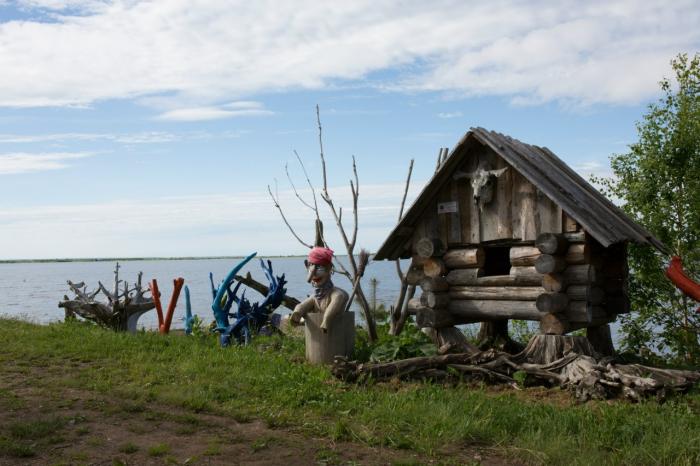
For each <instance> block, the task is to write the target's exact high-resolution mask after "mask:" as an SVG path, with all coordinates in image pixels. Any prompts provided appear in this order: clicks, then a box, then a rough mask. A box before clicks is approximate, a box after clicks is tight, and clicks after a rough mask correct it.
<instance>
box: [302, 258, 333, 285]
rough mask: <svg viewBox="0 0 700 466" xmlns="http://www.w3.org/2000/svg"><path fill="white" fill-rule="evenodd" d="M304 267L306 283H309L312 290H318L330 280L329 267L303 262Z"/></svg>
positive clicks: (330, 267)
mask: <svg viewBox="0 0 700 466" xmlns="http://www.w3.org/2000/svg"><path fill="white" fill-rule="evenodd" d="M304 265H305V266H306V271H307V275H306V281H307V282H309V283H311V286H313V287H314V288H319V287H321V286H323V285H325V284H326V282H327V281H328V280H330V278H331V271H332V266H331V265H318V264H312V263H311V262H309V261H308V260H305V261H304Z"/></svg>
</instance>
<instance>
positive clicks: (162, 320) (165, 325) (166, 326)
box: [150, 277, 185, 334]
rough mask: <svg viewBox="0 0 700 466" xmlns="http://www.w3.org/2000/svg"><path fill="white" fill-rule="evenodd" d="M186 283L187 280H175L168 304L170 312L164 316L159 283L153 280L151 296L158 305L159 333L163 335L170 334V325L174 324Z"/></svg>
mask: <svg viewBox="0 0 700 466" xmlns="http://www.w3.org/2000/svg"><path fill="white" fill-rule="evenodd" d="M184 283H185V279H184V278H182V277H180V278H176V279H175V280H173V295H172V296H171V297H170V301H169V302H168V310H167V312H166V314H165V316H163V306H162V305H161V303H160V292H159V291H158V281H157V280H156V279H155V278H154V279H153V280H151V284H150V288H151V295H152V296H153V302H154V303H155V305H156V313H157V314H158V331H159V332H160V333H162V334H167V333H169V332H170V325H171V324H172V322H173V314H174V313H175V306H177V300H178V298H179V297H180V290H181V289H182V285H184Z"/></svg>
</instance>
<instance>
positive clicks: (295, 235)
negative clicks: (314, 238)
mask: <svg viewBox="0 0 700 466" xmlns="http://www.w3.org/2000/svg"><path fill="white" fill-rule="evenodd" d="M267 192H268V193H270V197H271V198H272V202H274V204H275V207H276V208H277V210H278V211H279V213H280V216H281V217H282V220H283V221H284V224H285V225H287V228H289V231H290V232H291V233H292V235H293V236H294V237H295V238H296V239H297V241H299V242H300V243H301V244H303V245H304V246H306V247H307V248H309V249H311V248H312V246H311V245H310V244H308V243H306V242H304V240H303V239H301V238H300V237H299V235H297V232H296V231H294V228H292V226H291V225H290V224H289V222H288V221H287V217H286V216H285V215H284V212H283V211H282V207H281V206H280V203H279V199H278V198H276V197H275V195H274V194H272V188H270V185H269V184H268V185H267Z"/></svg>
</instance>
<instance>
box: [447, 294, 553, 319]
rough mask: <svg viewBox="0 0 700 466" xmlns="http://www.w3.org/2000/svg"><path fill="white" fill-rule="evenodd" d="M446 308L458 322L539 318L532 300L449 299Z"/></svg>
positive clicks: (538, 312) (539, 315) (539, 313)
mask: <svg viewBox="0 0 700 466" xmlns="http://www.w3.org/2000/svg"><path fill="white" fill-rule="evenodd" d="M447 309H448V310H449V311H450V312H451V313H452V314H453V315H454V316H455V319H456V320H457V321H458V322H460V323H471V322H483V321H488V320H503V319H519V320H540V318H541V317H542V315H543V314H542V313H541V312H540V311H538V310H537V307H536V306H535V302H534V301H496V300H455V299H453V300H451V301H450V304H449V305H448V306H447Z"/></svg>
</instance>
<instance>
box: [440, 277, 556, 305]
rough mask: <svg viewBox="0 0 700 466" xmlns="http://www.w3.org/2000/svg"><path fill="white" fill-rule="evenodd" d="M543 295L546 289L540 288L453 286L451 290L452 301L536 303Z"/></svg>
mask: <svg viewBox="0 0 700 466" xmlns="http://www.w3.org/2000/svg"><path fill="white" fill-rule="evenodd" d="M484 278H490V277H484ZM542 293H544V288H542V287H540V286H451V287H450V290H449V296H450V298H451V299H477V300H481V299H495V300H504V301H534V300H536V299H537V297H538V296H539V295H541V294H542Z"/></svg>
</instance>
